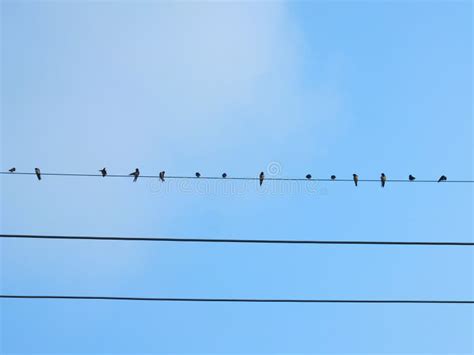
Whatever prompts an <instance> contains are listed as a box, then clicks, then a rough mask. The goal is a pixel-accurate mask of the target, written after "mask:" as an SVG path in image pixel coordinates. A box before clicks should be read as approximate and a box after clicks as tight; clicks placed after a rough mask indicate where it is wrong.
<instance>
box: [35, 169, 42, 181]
mask: <svg viewBox="0 0 474 355" xmlns="http://www.w3.org/2000/svg"><path fill="white" fill-rule="evenodd" d="M35 174H36V177H37V178H38V180H41V171H40V169H39V168H35Z"/></svg>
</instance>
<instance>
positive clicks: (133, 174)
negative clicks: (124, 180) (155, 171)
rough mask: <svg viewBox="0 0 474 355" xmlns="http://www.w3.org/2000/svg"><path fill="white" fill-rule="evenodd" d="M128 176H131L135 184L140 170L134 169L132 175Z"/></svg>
mask: <svg viewBox="0 0 474 355" xmlns="http://www.w3.org/2000/svg"><path fill="white" fill-rule="evenodd" d="M129 175H130V176H133V182H136V181H137V180H138V177H139V176H140V170H138V168H136V169H135V171H134V172H133V173H130V174H129Z"/></svg>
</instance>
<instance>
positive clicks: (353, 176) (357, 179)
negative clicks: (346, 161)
mask: <svg viewBox="0 0 474 355" xmlns="http://www.w3.org/2000/svg"><path fill="white" fill-rule="evenodd" d="M352 178H353V179H354V184H355V186H357V183H358V182H359V175H357V174H352Z"/></svg>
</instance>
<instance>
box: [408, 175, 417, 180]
mask: <svg viewBox="0 0 474 355" xmlns="http://www.w3.org/2000/svg"><path fill="white" fill-rule="evenodd" d="M415 179H416V177H414V176H413V175H412V174H410V175H408V180H410V181H415Z"/></svg>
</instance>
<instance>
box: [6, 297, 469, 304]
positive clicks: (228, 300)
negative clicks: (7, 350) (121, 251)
mask: <svg viewBox="0 0 474 355" xmlns="http://www.w3.org/2000/svg"><path fill="white" fill-rule="evenodd" d="M0 298H4V299H50V300H58V299H59V300H87V301H154V302H216V303H217V302H219V303H231V302H232V303H399V304H474V301H471V300H406V299H405V300H367V299H364V300H361V299H358V300H352V299H290V298H287V299H283V298H175V297H109V296H49V295H48V296H45V295H41V296H39V295H0Z"/></svg>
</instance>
